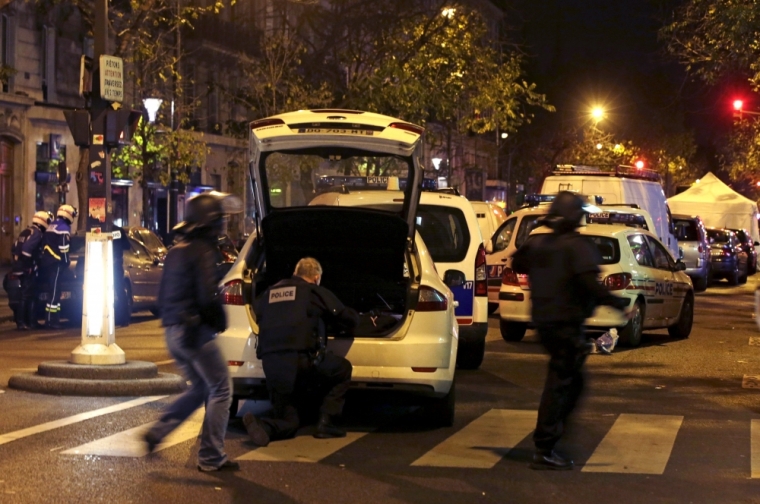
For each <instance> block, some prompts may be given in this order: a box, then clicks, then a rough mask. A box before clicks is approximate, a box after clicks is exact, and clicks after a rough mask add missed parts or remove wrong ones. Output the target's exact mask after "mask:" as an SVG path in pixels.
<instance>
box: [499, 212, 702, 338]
mask: <svg viewBox="0 0 760 504" xmlns="http://www.w3.org/2000/svg"><path fill="white" fill-rule="evenodd" d="M548 232H551V230H550V229H549V228H547V227H540V228H538V229H536V230H535V231H534V232H533V234H535V233H548ZM578 232H579V233H580V234H581V235H582V236H584V237H586V238H587V239H588V240H590V241H591V242H592V243H593V245H594V246H595V247H596V249H597V250H598V251H599V257H600V258H601V261H602V263H601V266H600V269H601V273H600V275H599V278H600V281H601V282H602V283H603V284H604V285H605V286H606V287H607V288H608V289H609V290H610V291H613V292H614V293H615V294H616V295H618V296H621V297H624V298H628V299H629V307H630V308H629V310H632V312H633V313H632V316H631V318H630V320H627V319H626V318H625V316H624V314H623V313H622V312H620V311H618V310H615V309H613V308H610V307H609V306H599V307H597V308H596V310H594V313H593V315H591V317H589V318H588V319H586V321H585V325H586V326H587V327H589V328H592V329H598V330H604V331H606V330H608V329H610V328H612V327H616V328H619V330H620V342H621V343H622V344H624V345H628V346H631V347H635V346H638V345H639V344H640V343H641V337H642V331H643V330H644V329H659V328H667V329H668V333H669V334H670V336H671V337H673V338H688V337H689V334H690V333H691V327H692V323H693V320H694V290H693V287H692V283H691V279H690V278H689V277H688V276H687V275H686V274H685V273H684V272H683V270H684V269H685V268H686V266H685V265H684V264H683V263H682V262H680V261H676V260H674V259H673V256H672V255H671V254H670V252H669V251H668V250H667V249H666V248H665V246H664V245H663V244H662V242H660V240H659V239H658V238H657V237H656V236H655V235H654V234H653V233H651V232H649V231H646V230H645V229H642V228H637V227H630V226H624V225H621V224H588V225H586V226H582V227H580V228H579V229H578ZM530 294H531V290H530V282H529V279H528V278H527V277H526V276H525V275H517V274H516V273H515V272H514V271H513V270H512V269H511V268H504V278H503V280H502V286H501V293H500V294H499V299H500V304H499V313H500V317H501V332H502V337H503V338H504V339H505V340H507V341H519V340H520V339H522V334H524V331H523V332H522V334H521V333H520V332H515V331H514V330H513V328H512V327H511V324H514V322H513V321H514V319H515V318H516V317H517V318H519V320H522V321H525V323H527V324H529V323H530V320H531V315H530V313H531V302H530ZM518 336H519V337H518Z"/></svg>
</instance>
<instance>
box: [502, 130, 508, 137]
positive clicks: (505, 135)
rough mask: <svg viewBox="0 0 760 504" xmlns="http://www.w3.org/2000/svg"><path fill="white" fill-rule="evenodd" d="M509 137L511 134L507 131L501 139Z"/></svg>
mask: <svg viewBox="0 0 760 504" xmlns="http://www.w3.org/2000/svg"><path fill="white" fill-rule="evenodd" d="M508 136H509V133H507V132H506V131H505V132H504V133H502V134H501V138H507V137H508Z"/></svg>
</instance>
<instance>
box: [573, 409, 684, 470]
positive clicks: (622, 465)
mask: <svg viewBox="0 0 760 504" xmlns="http://www.w3.org/2000/svg"><path fill="white" fill-rule="evenodd" d="M682 423H683V417H682V416H675V415H630V414H622V415H620V416H619V417H618V419H617V420H616V421H615V424H614V425H613V426H612V428H611V429H610V430H609V432H608V433H607V435H606V436H604V439H602V442H601V443H599V446H597V448H596V450H594V453H592V454H591V458H589V459H588V462H586V465H585V466H584V467H583V472H603V473H629V474H662V473H664V472H665V466H666V465H667V463H668V459H669V458H670V453H671V452H672V451H673V445H674V444H675V441H676V435H677V434H678V430H679V429H680V428H681V424H682Z"/></svg>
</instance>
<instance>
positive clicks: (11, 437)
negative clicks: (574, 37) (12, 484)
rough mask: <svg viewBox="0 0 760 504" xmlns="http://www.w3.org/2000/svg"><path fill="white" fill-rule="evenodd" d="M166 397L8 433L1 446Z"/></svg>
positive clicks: (125, 404) (99, 410)
mask: <svg viewBox="0 0 760 504" xmlns="http://www.w3.org/2000/svg"><path fill="white" fill-rule="evenodd" d="M164 397H167V396H165V395H163V396H148V397H141V398H139V399H132V400H131V401H126V402H123V403H119V404H114V405H113V406H107V407H105V408H100V409H96V410H92V411H86V412H84V413H79V414H78V415H73V416H70V417H66V418H60V419H58V420H53V421H52V422H45V423H43V424H40V425H35V426H32V427H27V428H26V429H21V430H17V431H13V432H8V433H7V434H2V435H0V445H3V444H5V443H10V442H11V441H16V440H17V439H21V438H25V437H27V436H32V435H34V434H39V433H41V432H47V431H49V430H53V429H57V428H59V427H65V426H67V425H71V424H75V423H78V422H83V421H85V420H89V419H91V418H96V417H99V416H102V415H108V414H110V413H116V412H117V411H123V410H126V409H129V408H134V407H135V406H141V405H143V404H146V403H149V402H153V401H158V400H159V399H163V398H164Z"/></svg>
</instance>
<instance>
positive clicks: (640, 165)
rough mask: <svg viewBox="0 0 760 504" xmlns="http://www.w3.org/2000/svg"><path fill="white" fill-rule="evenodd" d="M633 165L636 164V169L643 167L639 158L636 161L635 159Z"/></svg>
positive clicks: (642, 162)
mask: <svg viewBox="0 0 760 504" xmlns="http://www.w3.org/2000/svg"><path fill="white" fill-rule="evenodd" d="M635 165H636V169H637V170H641V169H643V168H644V161H642V160H641V159H639V160H638V161H636V163H635Z"/></svg>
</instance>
